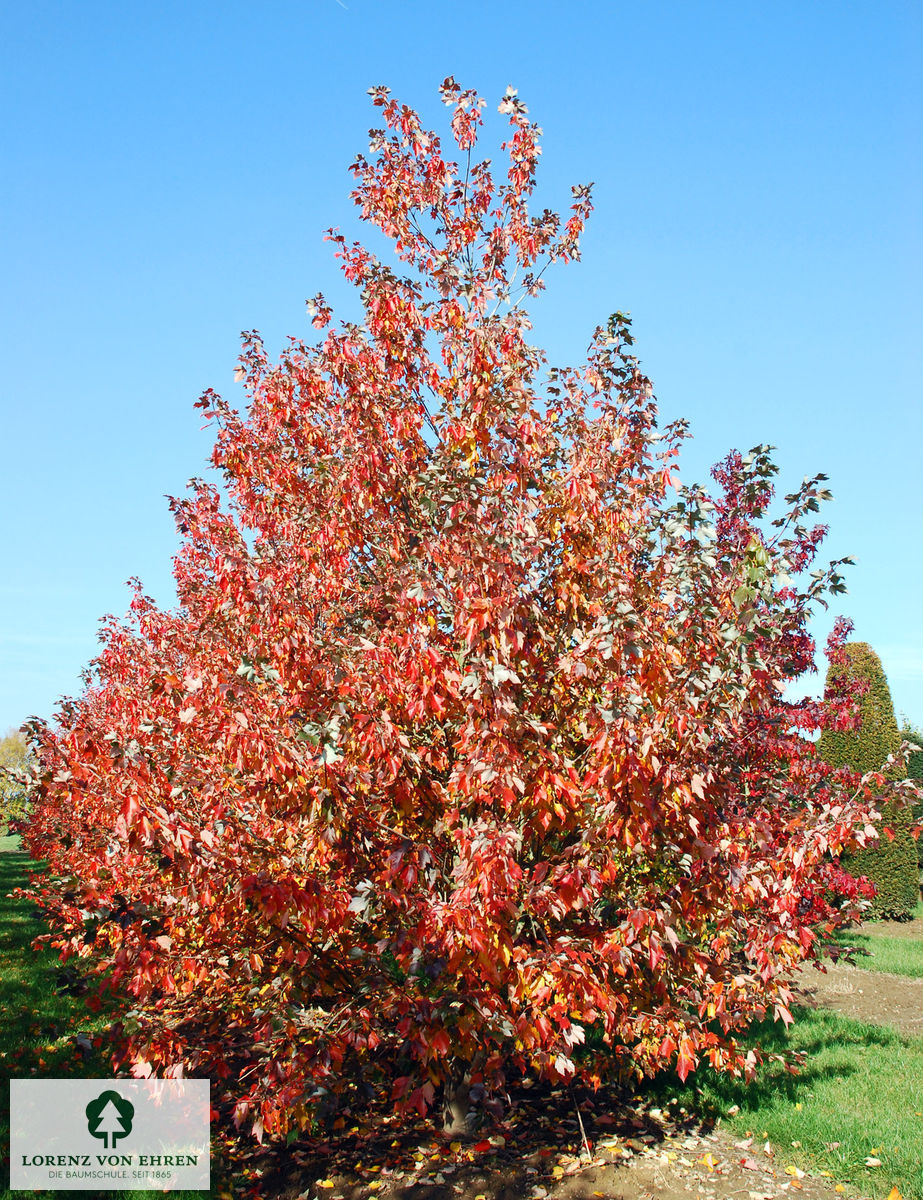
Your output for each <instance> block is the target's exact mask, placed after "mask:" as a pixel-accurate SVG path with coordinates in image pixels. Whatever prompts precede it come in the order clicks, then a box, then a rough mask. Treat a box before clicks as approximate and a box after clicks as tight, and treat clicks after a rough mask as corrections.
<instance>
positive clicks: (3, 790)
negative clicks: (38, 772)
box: [0, 729, 30, 833]
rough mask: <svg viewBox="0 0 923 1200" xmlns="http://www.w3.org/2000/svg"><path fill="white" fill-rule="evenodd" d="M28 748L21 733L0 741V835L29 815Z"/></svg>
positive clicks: (9, 734)
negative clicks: (27, 811) (27, 810)
mask: <svg viewBox="0 0 923 1200" xmlns="http://www.w3.org/2000/svg"><path fill="white" fill-rule="evenodd" d="M29 762H30V759H29V746H28V742H27V741H26V736H25V734H24V733H22V732H21V731H20V730H18V729H10V730H8V731H7V732H6V733H5V734H4V736H3V737H2V738H0V833H6V832H7V831H8V830H9V828H10V824H11V822H16V821H18V820H20V819H21V818H22V817H23V816H24V815H25V812H26V807H27V798H28V770H29Z"/></svg>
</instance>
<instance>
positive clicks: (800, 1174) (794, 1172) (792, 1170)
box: [785, 1167, 804, 1179]
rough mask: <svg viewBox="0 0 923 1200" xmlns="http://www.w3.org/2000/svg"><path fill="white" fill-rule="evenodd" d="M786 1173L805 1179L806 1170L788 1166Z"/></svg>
mask: <svg viewBox="0 0 923 1200" xmlns="http://www.w3.org/2000/svg"><path fill="white" fill-rule="evenodd" d="M785 1174H786V1175H791V1176H793V1177H794V1178H795V1179H804V1171H799V1169H798V1168H797V1167H786V1168H785Z"/></svg>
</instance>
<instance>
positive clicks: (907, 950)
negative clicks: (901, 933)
mask: <svg viewBox="0 0 923 1200" xmlns="http://www.w3.org/2000/svg"><path fill="white" fill-rule="evenodd" d="M838 940H839V941H840V942H841V944H843V945H849V946H854V947H855V948H856V950H858V951H859V953H858V954H857V955H856V966H857V967H860V968H861V969H862V970H863V971H884V972H886V973H887V974H889V975H907V976H908V977H909V978H911V979H923V940H921V939H912V938H902V937H882V936H881V935H880V934H877V933H874V934H871V933H866V932H865V930H861V931H860V930H856V929H851V930H849V931H848V933H844V934H841V935H840V937H839V939H838Z"/></svg>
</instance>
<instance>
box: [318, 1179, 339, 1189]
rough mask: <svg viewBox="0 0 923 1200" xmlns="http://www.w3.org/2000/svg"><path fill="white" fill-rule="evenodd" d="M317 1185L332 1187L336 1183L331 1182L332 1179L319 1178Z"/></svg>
mask: <svg viewBox="0 0 923 1200" xmlns="http://www.w3.org/2000/svg"><path fill="white" fill-rule="evenodd" d="M317 1186H318V1187H322V1188H332V1187H335V1186H336V1184H335V1183H334V1182H333V1180H332V1179H319V1180H318V1181H317Z"/></svg>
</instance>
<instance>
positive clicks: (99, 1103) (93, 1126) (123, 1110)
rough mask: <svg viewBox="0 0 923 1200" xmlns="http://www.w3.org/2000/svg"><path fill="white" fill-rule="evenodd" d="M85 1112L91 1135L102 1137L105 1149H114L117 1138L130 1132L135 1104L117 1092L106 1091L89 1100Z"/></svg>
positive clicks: (125, 1136) (123, 1136)
mask: <svg viewBox="0 0 923 1200" xmlns="http://www.w3.org/2000/svg"><path fill="white" fill-rule="evenodd" d="M86 1113H87V1129H88V1130H89V1131H90V1133H91V1134H92V1135H93V1137H95V1138H102V1139H103V1146H104V1147H105V1149H106V1150H114V1149H115V1144H116V1142H117V1141H118V1140H119V1138H127V1137H128V1135H129V1134H130V1133H131V1123H132V1118H133V1117H134V1115H135V1106H134V1105H133V1104H132V1103H131V1101H130V1100H126V1099H125V1097H124V1096H120V1095H119V1094H118V1092H113V1091H106V1092H102V1093H101V1094H100V1095H99V1096H97V1097H96V1099H95V1100H91V1101H90V1103H89V1104H88V1105H87V1108H86ZM110 1138H111V1141H110Z"/></svg>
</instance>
